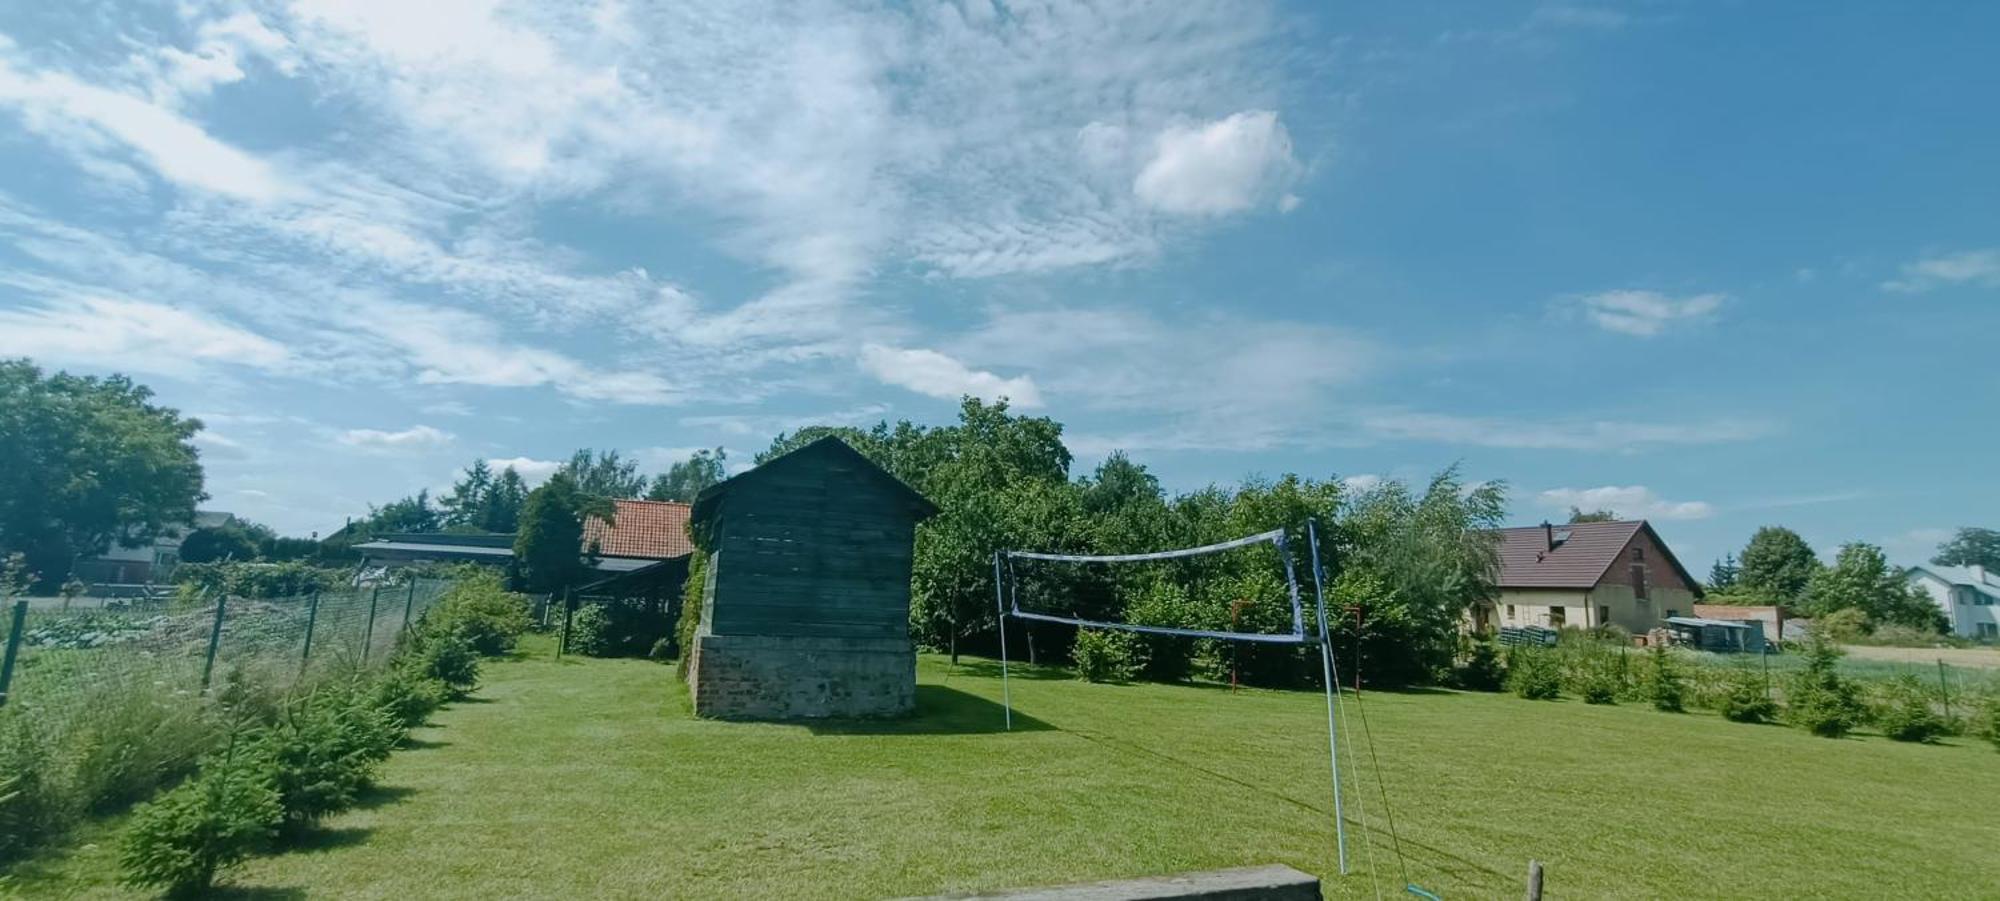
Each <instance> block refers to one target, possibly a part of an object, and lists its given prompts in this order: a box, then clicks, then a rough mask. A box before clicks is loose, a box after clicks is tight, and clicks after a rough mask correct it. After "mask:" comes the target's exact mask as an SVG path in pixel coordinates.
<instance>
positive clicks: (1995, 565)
mask: <svg viewBox="0 0 2000 901" xmlns="http://www.w3.org/2000/svg"><path fill="white" fill-rule="evenodd" d="M1931 562H1932V563H1935V564H1937V565H1939V566H1983V567H1986V568H1987V569H1989V570H1992V571H1994V572H2000V531H1995V530H1993V529H1980V528H1974V527H1971V526H1967V527H1965V528H1962V529H1959V530H1958V534H1956V535H1953V536H1952V537H1951V540H1949V541H1946V542H1945V543H1943V544H1940V545H1938V549H1937V556H1935V557H1932V558H1931Z"/></svg>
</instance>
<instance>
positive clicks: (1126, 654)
mask: <svg viewBox="0 0 2000 901" xmlns="http://www.w3.org/2000/svg"><path fill="white" fill-rule="evenodd" d="M1071 654H1072V655H1073V656H1074V657H1075V658H1076V674H1077V675H1078V676H1079V677H1081V678H1083V679H1085V680H1087V681H1091V682H1130V681H1132V677H1134V676H1137V675H1138V674H1139V671H1140V670H1141V669H1143V668H1144V665H1145V663H1144V661H1143V660H1142V659H1141V651H1140V648H1139V642H1138V641H1137V640H1136V637H1135V636H1134V635H1133V634H1132V633H1130V632H1122V631H1115V630H1107V629H1082V630H1079V631H1078V632H1077V633H1076V646H1075V648H1074V649H1072V651H1071Z"/></svg>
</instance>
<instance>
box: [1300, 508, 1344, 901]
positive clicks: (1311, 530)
mask: <svg viewBox="0 0 2000 901" xmlns="http://www.w3.org/2000/svg"><path fill="white" fill-rule="evenodd" d="M1306 549H1307V552H1308V553H1310V554H1311V557H1312V577H1313V605H1314V606H1315V607H1316V608H1317V609H1318V614H1319V667H1320V675H1321V680H1322V681H1323V682H1324V683H1325V686H1326V757H1327V762H1328V763H1329V764H1330V765H1331V766H1332V768H1333V843H1334V847H1335V849H1336V850H1337V852H1338V854H1339V856H1340V875H1342V876H1345V875H1347V822H1346V820H1345V819H1343V818H1342V815H1341V809H1340V743H1339V741H1338V740H1337V739H1336V737H1335V736H1336V733H1335V731H1334V728H1333V693H1334V692H1336V691H1339V690H1340V687H1339V686H1338V685H1335V684H1334V682H1333V637H1332V636H1331V635H1329V634H1328V633H1327V630H1326V588H1325V582H1326V572H1325V570H1324V569H1323V568H1321V566H1320V563H1319V529H1318V528H1317V527H1316V526H1315V525H1314V523H1313V521H1312V520H1310V519H1308V520H1306ZM1288 565H1289V564H1288Z"/></svg>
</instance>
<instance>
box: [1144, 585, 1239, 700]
mask: <svg viewBox="0 0 2000 901" xmlns="http://www.w3.org/2000/svg"><path fill="white" fill-rule="evenodd" d="M1125 618H1126V620H1127V621H1129V622H1132V623H1134V624H1137V625H1141V626H1167V627H1169V628H1175V629H1205V628H1210V627H1212V626H1213V625H1216V624H1214V623H1210V622H1207V621H1206V620H1205V619H1204V611H1203V608H1202V607H1201V605H1200V604H1197V603H1195V601H1194V600H1193V599H1192V598H1190V597H1189V596H1188V592H1187V589H1186V588H1185V587H1184V586H1181V585H1177V584H1175V583H1173V582H1170V581H1166V580H1158V581H1155V582H1154V583H1153V584H1152V585H1150V586H1148V587H1146V588H1144V589H1141V593H1140V594H1139V596H1138V597H1137V598H1134V599H1133V600H1132V601H1131V602H1130V603H1129V604H1128V605H1127V606H1126V608H1125ZM1136 638H1137V640H1138V642H1139V645H1140V647H1139V656H1140V658H1141V659H1142V660H1144V661H1145V666H1144V669H1143V670H1142V672H1141V675H1143V676H1145V677H1146V678H1147V679H1151V680H1154V681H1157V682H1178V681H1180V680H1182V679H1186V678H1187V677H1188V676H1189V675H1190V674H1191V673H1192V672H1193V670H1194V658H1195V651H1196V647H1195V641H1194V639H1191V638H1183V637H1179V636H1174V635H1138V636H1136Z"/></svg>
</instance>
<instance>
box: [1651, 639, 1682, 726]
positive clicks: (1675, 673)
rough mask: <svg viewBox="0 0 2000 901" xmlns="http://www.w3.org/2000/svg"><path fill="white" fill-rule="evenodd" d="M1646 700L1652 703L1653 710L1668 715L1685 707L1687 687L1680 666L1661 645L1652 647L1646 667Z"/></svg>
mask: <svg viewBox="0 0 2000 901" xmlns="http://www.w3.org/2000/svg"><path fill="white" fill-rule="evenodd" d="M1646 699H1647V700H1649V701H1652V702H1653V709H1654V710H1664V711H1666V712H1668V713H1679V712H1681V711H1682V710H1683V709H1685V707H1686V701H1687V685H1686V683H1685V682H1684V681H1683V680H1682V678H1681V670H1680V664H1678V663H1676V662H1675V661H1674V658H1673V655H1672V654H1671V653H1669V652H1668V651H1667V649H1666V648H1665V647H1664V646H1661V645H1654V646H1653V651H1652V654H1651V660H1649V661H1648V666H1647V667H1646Z"/></svg>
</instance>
